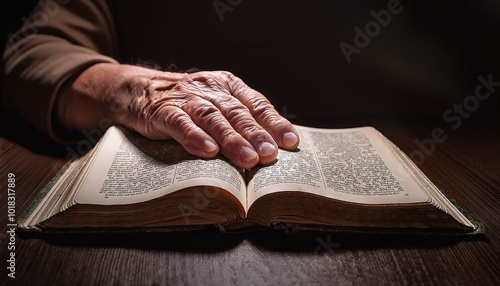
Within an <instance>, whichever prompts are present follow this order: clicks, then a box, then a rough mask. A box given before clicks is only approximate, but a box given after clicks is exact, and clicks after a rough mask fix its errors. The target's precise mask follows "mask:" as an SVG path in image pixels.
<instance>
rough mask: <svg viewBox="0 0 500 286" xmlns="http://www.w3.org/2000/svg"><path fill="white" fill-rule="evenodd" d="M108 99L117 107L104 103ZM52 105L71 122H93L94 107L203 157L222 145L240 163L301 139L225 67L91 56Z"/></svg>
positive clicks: (257, 160)
mask: <svg viewBox="0 0 500 286" xmlns="http://www.w3.org/2000/svg"><path fill="white" fill-rule="evenodd" d="M89 83H93V84H89ZM110 105H111V106H114V107H117V108H114V109H113V110H112V111H110V110H111V109H110ZM57 110H58V113H57V114H58V119H59V121H60V122H61V124H62V125H63V126H67V128H70V129H73V128H75V129H87V128H93V127H94V126H96V125H97V124H98V120H100V119H99V116H96V115H98V114H107V116H109V118H110V119H111V121H112V122H113V123H114V124H119V125H124V126H125V127H128V128H130V129H133V130H135V131H137V132H138V133H140V134H142V135H144V136H146V137H148V138H150V139H154V140H164V139H170V138H173V139H175V140H176V141H178V142H179V143H180V144H181V145H182V146H183V147H184V148H185V149H186V151H188V152H189V153H191V154H193V155H195V156H199V157H202V158H212V157H214V156H216V155H217V154H218V153H221V154H222V155H223V156H225V157H226V158H228V159H229V160H230V161H231V162H233V163H234V164H235V165H237V166H239V167H241V168H251V167H254V166H255V165H257V164H269V163H272V162H273V161H274V160H275V159H276V156H277V154H278V146H279V147H281V148H285V149H295V148H296V147H297V145H298V144H299V138H298V133H297V131H296V130H295V128H293V126H292V125H291V124H290V122H288V120H286V119H285V118H283V117H281V116H280V115H279V114H278V112H277V111H276V110H275V109H274V107H273V106H272V104H271V103H270V102H269V101H268V100H267V99H266V98H265V97H264V96H263V95H262V94H261V93H259V92H257V91H255V90H253V89H251V88H250V87H249V86H247V85H246V84H245V83H244V82H243V81H242V80H241V79H239V78H238V77H236V76H235V75H233V74H232V73H229V72H223V71H213V72H197V73H193V74H181V73H170V72H161V71H156V70H150V69H147V68H142V67H137V66H128V65H119V64H96V65H94V66H92V67H90V68H88V69H87V70H85V71H84V72H82V73H81V74H80V75H78V76H76V77H75V78H74V79H72V80H71V81H69V82H68V83H67V84H65V85H64V87H63V88H61V93H60V94H59V97H58V100H57ZM82 110H83V112H82ZM287 134H288V135H287ZM290 134H291V135H290ZM285 138H287V139H286V141H287V142H286V144H285V140H284V139H285Z"/></svg>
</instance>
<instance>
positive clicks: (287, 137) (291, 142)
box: [283, 132, 299, 147]
mask: <svg viewBox="0 0 500 286" xmlns="http://www.w3.org/2000/svg"><path fill="white" fill-rule="evenodd" d="M298 142H299V137H297V135H295V134H294V133H292V132H287V133H285V134H283V144H285V146H286V147H293V146H295V145H297V143H298Z"/></svg>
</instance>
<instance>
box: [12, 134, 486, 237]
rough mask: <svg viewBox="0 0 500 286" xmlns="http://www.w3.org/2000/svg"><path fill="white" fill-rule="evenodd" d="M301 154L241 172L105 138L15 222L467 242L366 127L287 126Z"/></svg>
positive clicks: (458, 223)
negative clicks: (415, 236) (395, 235)
mask: <svg viewBox="0 0 500 286" xmlns="http://www.w3.org/2000/svg"><path fill="white" fill-rule="evenodd" d="M296 128H297V130H298V131H299V133H300V136H301V144H300V146H299V148H298V149H297V150H296V151H293V152H289V151H284V150H280V151H279V155H278V158H277V160H276V162H275V163H274V164H272V165H268V166H258V167H256V168H254V169H251V170H242V169H239V168H237V167H235V166H234V165H232V164H230V163H229V162H228V161H227V160H225V159H224V158H222V157H219V158H215V159H211V160H204V159H199V158H195V157H193V156H191V155H189V154H188V153H187V152H186V151H184V149H183V148H182V146H180V145H179V144H178V143H176V142H175V141H173V140H167V141H152V140H148V139H146V138H144V137H142V136H140V135H138V134H137V133H133V132H131V131H128V130H125V129H123V128H119V127H111V128H109V129H108V131H107V132H106V134H105V135H104V136H103V138H102V139H101V140H100V141H99V142H98V144H97V145H96V146H95V147H94V148H93V149H92V151H91V152H89V153H88V154H86V155H85V156H83V157H81V158H79V159H77V160H75V161H73V162H71V163H70V164H68V165H67V167H66V168H65V169H64V171H62V172H61V173H60V174H59V175H58V176H57V177H56V178H55V179H54V180H53V181H52V182H51V183H50V184H49V185H48V186H47V187H46V188H45V189H44V191H42V193H41V194H40V195H39V198H38V199H37V200H36V203H35V204H34V205H33V206H32V207H31V209H30V211H29V212H28V213H27V214H26V215H25V217H24V218H23V220H22V221H21V222H20V224H19V228H20V229H22V230H34V231H168V230H182V229H197V228H200V227H208V226H217V227H218V228H220V229H221V230H222V231H233V230H236V231H243V230H247V229H259V228H274V229H284V230H289V231H295V230H329V231H336V230H338V231H361V232H365V231H375V232H405V233H454V234H456V233H474V232H475V231H477V226H476V225H475V223H473V220H470V219H469V218H468V216H466V215H464V213H462V212H461V211H460V209H459V208H457V207H456V206H455V205H454V204H453V203H452V202H451V201H450V200H449V199H447V197H446V196H445V195H443V193H442V192H440V190H439V189H438V188H437V187H436V186H435V185H434V184H433V183H432V182H430V181H429V179H428V178H427V177H426V176H425V175H424V174H423V173H422V172H421V171H420V170H419V169H418V168H417V166H416V165H415V164H413V163H412V161H411V160H410V159H409V158H408V157H407V156H406V155H405V154H404V153H403V152H402V151H400V150H399V149H398V148H397V147H396V146H395V145H393V144H392V143H391V142H390V141H389V140H388V139H387V138H385V137H384V136H383V135H382V134H381V133H380V132H378V131H377V130H375V129H374V128H372V127H360V128H351V129H316V128H308V127H302V126H296Z"/></svg>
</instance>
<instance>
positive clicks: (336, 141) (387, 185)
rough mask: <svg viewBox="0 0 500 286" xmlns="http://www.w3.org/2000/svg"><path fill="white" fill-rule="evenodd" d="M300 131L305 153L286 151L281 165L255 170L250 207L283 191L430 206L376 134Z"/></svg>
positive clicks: (366, 131)
mask: <svg viewBox="0 0 500 286" xmlns="http://www.w3.org/2000/svg"><path fill="white" fill-rule="evenodd" d="M296 127H297V130H298V131H299V133H300V139H301V143H300V146H299V149H300V150H299V151H298V152H289V151H285V150H280V151H279V154H278V159H277V162H276V163H275V164H273V165H271V166H264V167H259V168H256V169H255V170H252V172H251V173H250V178H251V180H250V182H249V184H248V185H249V186H248V189H249V191H248V200H249V204H251V203H253V202H254V201H255V200H257V199H258V198H260V197H261V196H263V195H266V194H269V193H273V192H279V191H302V192H308V193H312V194H316V195H320V196H326V197H329V198H333V199H337V200H344V201H349V202H355V203H369V204H388V203H415V202H426V201H428V199H429V198H428V196H427V193H426V192H425V191H424V190H423V189H422V187H421V186H420V185H419V184H418V183H417V181H416V180H415V179H414V178H413V176H411V175H410V174H409V173H408V171H407V170H406V168H404V166H403V165H402V163H401V161H400V160H398V159H397V157H396V156H395V155H394V154H393V151H392V150H391V148H390V145H388V144H386V143H385V142H386V139H385V137H383V136H382V135H381V134H380V133H379V132H378V131H376V130H375V129H373V128H371V127H361V128H350V129H337V130H333V129H330V130H328V129H317V128H307V127H301V126H296Z"/></svg>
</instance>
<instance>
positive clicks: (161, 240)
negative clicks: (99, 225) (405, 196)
mask: <svg viewBox="0 0 500 286" xmlns="http://www.w3.org/2000/svg"><path fill="white" fill-rule="evenodd" d="M19 235H20V237H21V238H23V239H41V240H45V241H46V242H48V243H50V244H53V245H58V246H69V247H113V248H116V247H120V248H137V249H149V250H168V251H178V252H189V253H215V252H224V251H228V250H230V249H233V248H235V247H237V246H238V245H240V244H242V243H243V242H244V241H245V240H246V241H249V242H250V244H252V245H254V246H255V247H257V248H258V249H260V250H262V251H271V252H309V253H317V254H319V253H323V252H328V251H337V250H338V251H341V250H345V249H382V248H405V247H412V248H415V247H417V248H440V247H449V246H450V245H454V244H457V243H459V242H461V241H488V240H487V238H486V237H485V236H484V235H463V236H453V235H438V236H428V235H414V234H412V235H406V234H394V235H392V234H391V235H388V234H361V233H329V232H301V233H293V234H287V233H284V232H281V231H259V232H247V233H220V232H219V230H217V229H215V228H213V229H208V230H199V231H185V232H163V233H52V234H39V233H19Z"/></svg>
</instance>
